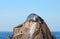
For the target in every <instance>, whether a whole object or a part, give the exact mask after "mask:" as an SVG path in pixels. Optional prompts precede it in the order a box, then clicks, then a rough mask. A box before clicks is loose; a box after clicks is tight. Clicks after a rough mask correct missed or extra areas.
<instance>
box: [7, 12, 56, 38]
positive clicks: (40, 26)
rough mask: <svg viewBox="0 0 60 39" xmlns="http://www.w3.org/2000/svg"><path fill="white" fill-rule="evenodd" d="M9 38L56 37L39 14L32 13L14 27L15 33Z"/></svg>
mask: <svg viewBox="0 0 60 39" xmlns="http://www.w3.org/2000/svg"><path fill="white" fill-rule="evenodd" d="M7 39H56V38H55V36H53V35H52V34H51V32H50V30H49V28H48V26H47V24H46V23H45V22H44V20H43V19H42V18H41V17H39V16H38V15H36V14H34V13H32V14H30V15H29V16H28V18H27V20H26V21H25V22H24V23H23V24H21V25H19V26H17V27H14V29H13V35H12V36H9V37H7Z"/></svg>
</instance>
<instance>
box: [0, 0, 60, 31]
mask: <svg viewBox="0 0 60 39" xmlns="http://www.w3.org/2000/svg"><path fill="white" fill-rule="evenodd" d="M30 13H36V14H37V15H39V16H41V17H42V18H43V19H44V20H45V22H46V23H47V25H48V27H49V28H50V30H51V31H60V0H0V31H13V27H15V26H17V25H19V24H21V23H23V22H24V21H25V20H26V18H27V16H28V15H29V14H30Z"/></svg>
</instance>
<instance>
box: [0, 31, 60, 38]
mask: <svg viewBox="0 0 60 39" xmlns="http://www.w3.org/2000/svg"><path fill="white" fill-rule="evenodd" d="M52 34H53V35H55V36H56V39H60V32H52ZM10 35H12V32H0V39H6V37H7V36H10Z"/></svg>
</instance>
